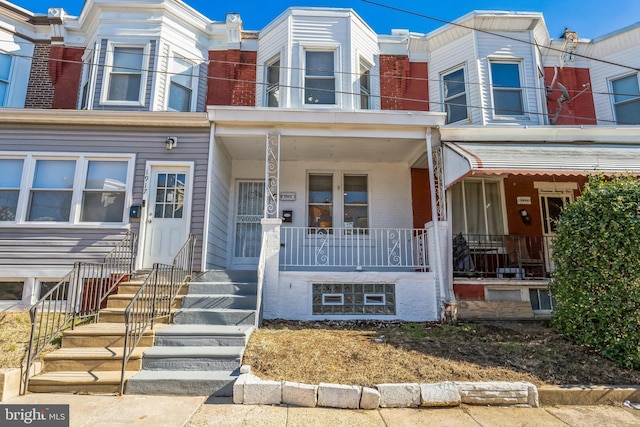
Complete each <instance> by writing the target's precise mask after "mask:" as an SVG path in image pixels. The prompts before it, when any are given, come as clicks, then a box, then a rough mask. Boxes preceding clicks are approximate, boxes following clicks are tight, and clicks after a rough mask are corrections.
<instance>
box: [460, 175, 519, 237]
mask: <svg viewBox="0 0 640 427" xmlns="http://www.w3.org/2000/svg"><path fill="white" fill-rule="evenodd" d="M502 200H503V195H502V182H501V181H496V180H489V179H465V180H464V181H462V182H459V183H457V184H456V185H454V186H453V187H452V188H451V205H452V206H451V216H452V227H453V234H454V235H457V234H458V233H463V234H468V235H477V236H502V235H504V234H505V229H506V226H505V223H504V211H503V209H504V208H503V204H502Z"/></svg>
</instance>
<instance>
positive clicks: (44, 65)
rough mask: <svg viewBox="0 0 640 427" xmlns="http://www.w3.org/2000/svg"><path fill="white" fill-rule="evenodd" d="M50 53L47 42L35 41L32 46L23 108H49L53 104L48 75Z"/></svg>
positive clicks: (51, 86) (52, 91)
mask: <svg viewBox="0 0 640 427" xmlns="http://www.w3.org/2000/svg"><path fill="white" fill-rule="evenodd" d="M50 53H51V45H49V44H42V43H37V44H36V45H35V46H34V50H33V60H32V62H31V73H30V74H29V86H28V87H27V95H26V98H25V102H24V108H37V109H49V108H51V107H52V105H53V97H54V87H53V84H52V82H51V77H50V76H49V56H50Z"/></svg>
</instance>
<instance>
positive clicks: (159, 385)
mask: <svg viewBox="0 0 640 427" xmlns="http://www.w3.org/2000/svg"><path fill="white" fill-rule="evenodd" d="M256 294H257V274H256V272H255V271H209V272H206V273H204V274H201V275H200V276H198V277H196V278H195V280H194V281H192V282H191V283H190V284H189V291H188V293H187V294H186V295H184V297H183V299H182V308H178V309H176V310H175V313H174V324H173V325H171V326H167V327H166V328H163V329H160V330H158V331H157V334H156V342H155V346H154V347H152V348H150V349H148V350H147V351H145V353H144V356H143V359H142V367H143V369H142V371H140V373H138V374H136V375H135V376H134V377H133V378H131V379H130V380H129V381H128V382H127V389H126V392H127V393H136V394H176V395H206V396H209V395H216V396H232V394H233V382H234V381H235V379H236V378H237V376H238V375H239V367H240V363H241V362H242V353H243V351H244V347H245V346H246V344H247V341H248V339H249V336H250V335H251V332H252V331H253V328H254V326H253V325H254V321H255V316H256V300H257V298H256Z"/></svg>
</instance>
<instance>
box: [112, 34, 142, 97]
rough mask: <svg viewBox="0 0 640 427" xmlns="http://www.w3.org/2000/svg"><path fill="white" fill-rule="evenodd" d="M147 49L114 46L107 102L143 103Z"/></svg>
mask: <svg viewBox="0 0 640 427" xmlns="http://www.w3.org/2000/svg"><path fill="white" fill-rule="evenodd" d="M144 58H145V48H144V47H135V46H112V47H111V57H110V61H111V63H110V64H109V66H108V70H109V73H108V77H107V80H108V83H107V84H108V90H107V96H106V99H105V101H112V102H117V103H136V104H141V103H142V99H143V98H142V93H143V92H144V84H143V81H144V78H143V77H144V76H145V72H144V68H145V61H144Z"/></svg>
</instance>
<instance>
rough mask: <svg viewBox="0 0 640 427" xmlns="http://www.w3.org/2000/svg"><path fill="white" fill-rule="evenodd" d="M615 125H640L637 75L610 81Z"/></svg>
mask: <svg viewBox="0 0 640 427" xmlns="http://www.w3.org/2000/svg"><path fill="white" fill-rule="evenodd" d="M611 89H612V92H613V109H614V111H615V115H616V124H619V125H638V124H640V86H639V85H638V74H637V73H636V74H632V75H630V76H626V77H622V78H619V79H615V80H611Z"/></svg>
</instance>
